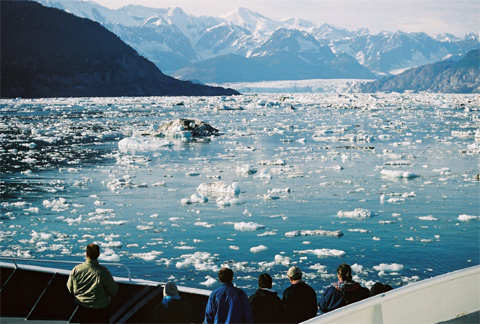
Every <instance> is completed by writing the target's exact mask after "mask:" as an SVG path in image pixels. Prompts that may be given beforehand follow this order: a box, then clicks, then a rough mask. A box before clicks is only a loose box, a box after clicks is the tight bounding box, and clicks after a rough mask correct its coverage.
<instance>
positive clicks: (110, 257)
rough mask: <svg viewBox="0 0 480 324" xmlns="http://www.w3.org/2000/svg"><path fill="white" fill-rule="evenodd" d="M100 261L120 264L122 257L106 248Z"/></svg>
mask: <svg viewBox="0 0 480 324" xmlns="http://www.w3.org/2000/svg"><path fill="white" fill-rule="evenodd" d="M98 259H99V260H100V261H106V262H118V261H120V256H119V255H118V254H116V253H115V251H114V250H112V249H111V248H106V249H104V250H103V251H102V253H101V254H100V256H99V257H98Z"/></svg>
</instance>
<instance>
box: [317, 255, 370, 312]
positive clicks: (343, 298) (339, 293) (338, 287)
mask: <svg viewBox="0 0 480 324" xmlns="http://www.w3.org/2000/svg"><path fill="white" fill-rule="evenodd" d="M337 276H338V281H337V282H335V283H334V284H333V285H332V286H330V287H328V288H327V290H325V292H324V293H323V296H322V297H321V298H320V302H319V303H318V307H319V308H320V310H321V311H322V312H324V313H326V312H330V311H332V310H334V309H337V308H340V307H343V306H345V305H348V304H352V303H355V302H357V301H360V300H362V299H365V298H367V297H370V291H369V290H368V289H367V288H365V287H362V286H360V284H359V283H358V282H355V281H353V278H352V269H351V268H350V266H349V265H348V264H341V265H339V266H338V268H337Z"/></svg>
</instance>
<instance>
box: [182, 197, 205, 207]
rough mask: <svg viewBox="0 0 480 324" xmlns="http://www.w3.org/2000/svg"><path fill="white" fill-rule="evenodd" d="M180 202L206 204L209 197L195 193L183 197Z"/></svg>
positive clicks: (184, 203)
mask: <svg viewBox="0 0 480 324" xmlns="http://www.w3.org/2000/svg"><path fill="white" fill-rule="evenodd" d="M180 202H181V204H182V205H192V204H206V203H207V202H208V198H207V197H206V196H203V195H197V194H193V195H191V196H190V198H183V199H182V200H181V201H180Z"/></svg>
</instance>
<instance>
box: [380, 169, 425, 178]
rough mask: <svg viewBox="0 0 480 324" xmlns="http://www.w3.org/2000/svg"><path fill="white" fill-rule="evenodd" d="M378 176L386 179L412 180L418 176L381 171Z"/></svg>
mask: <svg viewBox="0 0 480 324" xmlns="http://www.w3.org/2000/svg"><path fill="white" fill-rule="evenodd" d="M380 174H381V175H382V176H383V177H385V178H388V179H413V178H417V177H419V175H418V174H415V173H412V172H409V171H400V170H382V171H381V172H380Z"/></svg>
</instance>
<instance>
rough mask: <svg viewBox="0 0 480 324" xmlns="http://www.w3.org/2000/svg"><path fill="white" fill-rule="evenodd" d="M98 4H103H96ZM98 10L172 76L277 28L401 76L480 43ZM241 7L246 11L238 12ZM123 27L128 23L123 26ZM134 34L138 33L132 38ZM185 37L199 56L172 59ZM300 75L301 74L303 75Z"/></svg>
mask: <svg viewBox="0 0 480 324" xmlns="http://www.w3.org/2000/svg"><path fill="white" fill-rule="evenodd" d="M36 1H39V2H42V3H45V4H48V5H50V6H57V7H62V8H65V9H68V10H69V11H70V12H72V13H76V14H78V15H80V16H82V15H83V16H85V17H87V16H88V17H87V18H90V19H95V17H93V16H92V14H91V13H88V12H87V11H88V10H86V9H79V7H82V8H84V7H86V6H87V5H86V4H85V3H78V1H74V0H69V1H62V0H36ZM95 8H98V7H97V6H95ZM98 10H101V12H102V17H104V18H102V19H103V21H102V22H103V24H104V26H105V27H107V28H109V29H110V30H114V31H115V29H118V30H117V31H115V32H116V33H117V35H119V37H120V38H122V39H124V40H125V41H126V42H127V43H128V44H129V45H131V46H132V47H133V48H135V49H136V50H137V51H138V52H139V53H140V54H142V55H144V56H145V57H147V58H148V59H150V60H151V61H152V62H155V64H156V65H157V66H159V68H160V69H161V70H162V71H164V72H166V73H168V74H173V73H174V72H175V71H178V70H180V69H182V68H185V67H187V66H191V65H192V64H195V65H201V64H202V62H205V63H208V64H211V62H212V61H211V59H213V58H215V57H220V56H224V55H230V54H234V55H241V56H244V57H249V55H250V54H251V53H252V52H253V51H255V50H256V49H257V48H258V47H260V46H262V45H263V44H264V43H265V42H267V41H268V40H269V38H270V37H271V36H272V35H273V32H274V31H275V30H276V29H278V28H286V29H297V30H300V31H306V32H308V33H309V34H310V35H312V36H313V37H315V38H316V39H317V40H318V42H319V43H320V44H322V45H327V46H329V47H330V49H331V50H332V52H334V53H335V54H347V55H350V56H352V57H353V58H354V59H356V60H357V62H359V63H360V64H361V65H363V66H364V67H366V68H368V69H369V70H371V71H372V72H373V73H375V74H376V75H377V76H385V75H390V74H397V73H399V71H403V70H406V69H409V68H411V67H416V66H420V65H423V64H428V63H434V62H437V61H439V60H441V59H443V58H444V57H445V56H446V55H463V54H465V53H466V52H468V51H469V50H472V49H475V48H479V47H480V38H479V33H478V32H475V33H471V35H470V36H469V34H466V35H465V36H464V38H459V37H456V36H453V35H443V36H439V35H437V37H431V36H429V35H426V34H425V35H423V34H422V33H404V32H396V33H393V32H387V31H385V32H380V33H378V34H372V33H370V31H368V29H366V28H358V29H356V30H354V31H349V30H346V29H344V28H340V27H336V26H333V25H328V24H322V25H315V26H310V25H309V24H308V23H305V24H298V23H296V20H295V19H286V20H283V21H275V20H272V19H270V18H267V17H265V16H263V15H261V14H258V13H255V12H254V11H251V10H249V9H245V8H244V9H242V10H237V15H236V16H235V12H236V11H233V12H230V13H228V14H227V15H224V17H225V16H227V18H228V20H226V19H224V18H222V17H210V16H200V17H194V16H192V15H189V14H186V13H185V12H184V11H183V10H181V11H180V10H177V12H175V9H171V8H170V9H169V11H167V10H166V9H153V8H146V7H144V8H143V9H142V10H140V9H138V8H137V10H136V11H135V12H130V14H128V13H129V11H128V10H129V8H128V7H122V8H120V9H117V10H113V9H107V8H105V7H103V9H98ZM162 10H163V11H162ZM140 11H141V12H140ZM238 11H241V13H240V14H238ZM175 14H179V16H175ZM155 15H156V16H162V17H165V21H164V23H163V24H161V26H160V25H158V26H153V25H151V26H148V27H147V26H143V27H144V28H143V29H142V30H139V29H138V27H139V26H140V25H141V24H142V23H143V21H144V20H146V19H147V18H148V17H151V16H155ZM147 16H148V17H147ZM109 17H110V18H109ZM133 17H135V18H133ZM179 17H183V18H182V19H183V23H180V22H179V21H180V20H181V19H179ZM234 20H236V21H250V23H248V24H244V26H243V27H241V26H238V25H236V24H235V23H233V21H234ZM119 25H123V26H124V27H122V28H119V27H118V26H119ZM127 25H128V26H127ZM187 27H188V28H187ZM129 28H137V29H136V30H135V32H132V31H128V29H129ZM160 29H162V30H163V31H165V30H167V29H172V31H171V32H170V34H176V35H178V36H179V37H178V39H179V42H178V43H175V41H174V40H172V38H171V37H169V38H167V39H166V40H163V39H162V38H161V36H159V34H160ZM175 29H176V30H175ZM122 33H125V35H123V34H122ZM134 34H135V37H133V36H132V35H134ZM167 34H168V33H167ZM181 34H183V35H181ZM222 35H224V36H225V35H228V37H227V38H225V37H222ZM185 39H188V40H189V42H190V45H189V47H188V49H187V50H188V51H190V52H192V53H194V55H190V56H188V57H187V56H185V57H184V58H183V59H182V60H172V57H174V56H176V55H177V56H182V55H183V53H184V52H185V48H184V47H183V45H182V44H184V40H185ZM216 43H221V44H220V45H219V46H212V45H211V44H216ZM422 44H426V45H422ZM427 45H428V46H427ZM377 52H378V53H379V55H377ZM207 60H208V62H207ZM299 78H302V77H301V76H299ZM257 81H261V80H260V79H259V80H257Z"/></svg>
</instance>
